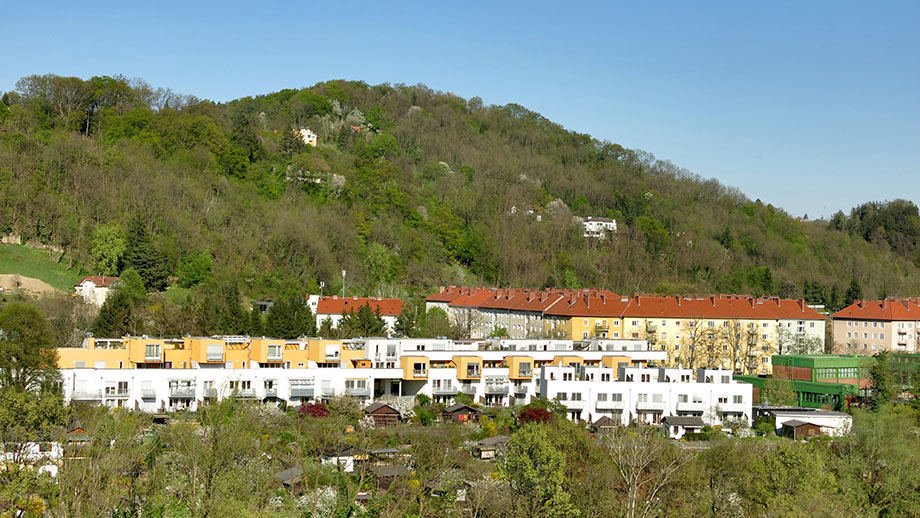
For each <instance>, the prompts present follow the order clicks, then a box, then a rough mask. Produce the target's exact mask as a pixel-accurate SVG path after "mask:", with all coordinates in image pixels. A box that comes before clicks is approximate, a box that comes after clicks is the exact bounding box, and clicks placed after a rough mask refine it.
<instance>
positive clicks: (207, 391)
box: [203, 388, 217, 399]
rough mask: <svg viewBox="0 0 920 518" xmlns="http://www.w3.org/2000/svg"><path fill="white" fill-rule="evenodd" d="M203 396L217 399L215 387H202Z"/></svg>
mask: <svg viewBox="0 0 920 518" xmlns="http://www.w3.org/2000/svg"><path fill="white" fill-rule="evenodd" d="M203 396H204V398H205V399H217V389H216V388H206V389H204V393H203Z"/></svg>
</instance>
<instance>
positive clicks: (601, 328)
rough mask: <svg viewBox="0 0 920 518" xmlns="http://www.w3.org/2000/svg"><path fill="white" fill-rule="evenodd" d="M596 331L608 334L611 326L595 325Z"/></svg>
mask: <svg viewBox="0 0 920 518" xmlns="http://www.w3.org/2000/svg"><path fill="white" fill-rule="evenodd" d="M594 330H595V331H603V332H607V331H609V330H610V326H608V325H606V324H594Z"/></svg>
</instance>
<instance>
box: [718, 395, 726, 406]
mask: <svg viewBox="0 0 920 518" xmlns="http://www.w3.org/2000/svg"><path fill="white" fill-rule="evenodd" d="M719 404H720V405H725V404H728V396H719Z"/></svg>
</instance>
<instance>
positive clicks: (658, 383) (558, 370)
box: [540, 365, 753, 425]
mask: <svg viewBox="0 0 920 518" xmlns="http://www.w3.org/2000/svg"><path fill="white" fill-rule="evenodd" d="M752 390H753V387H752V385H750V384H747V383H739V382H736V381H734V380H733V379H732V373H731V371H724V370H706V369H699V370H698V371H697V372H696V375H695V376H694V373H693V371H691V370H690V369H682V368H665V367H658V368H654V367H653V368H649V367H622V366H621V367H620V369H619V373H615V372H614V371H613V369H611V368H608V367H586V368H581V369H578V368H575V367H564V366H557V365H553V366H544V367H542V369H541V373H540V394H541V395H543V396H545V397H547V398H549V399H555V400H558V401H559V402H560V403H562V404H563V405H565V407H566V408H568V410H569V417H570V418H573V419H583V420H585V421H588V422H594V421H596V420H597V419H600V418H601V417H603V416H607V417H609V418H611V419H613V420H614V421H615V422H617V423H619V424H622V425H627V424H629V423H631V422H641V423H646V424H660V423H661V420H662V418H664V417H665V416H669V415H675V416H698V417H701V418H702V419H703V422H704V423H706V424H709V425H721V424H722V423H723V422H724V420H725V419H728V418H734V419H743V420H745V421H746V422H747V423H748V424H749V425H750V424H751V419H752V413H751V405H752V402H753V395H752Z"/></svg>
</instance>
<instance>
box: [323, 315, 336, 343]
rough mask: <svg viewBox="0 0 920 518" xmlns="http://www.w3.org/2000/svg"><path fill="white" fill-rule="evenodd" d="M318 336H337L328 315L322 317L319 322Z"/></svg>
mask: <svg viewBox="0 0 920 518" xmlns="http://www.w3.org/2000/svg"><path fill="white" fill-rule="evenodd" d="M319 336H321V337H323V338H337V337H338V336H339V334H338V332H337V331H336V329H335V327H333V325H332V319H331V318H330V317H326V318H324V319H323V322H322V324H320V326H319Z"/></svg>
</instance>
